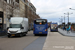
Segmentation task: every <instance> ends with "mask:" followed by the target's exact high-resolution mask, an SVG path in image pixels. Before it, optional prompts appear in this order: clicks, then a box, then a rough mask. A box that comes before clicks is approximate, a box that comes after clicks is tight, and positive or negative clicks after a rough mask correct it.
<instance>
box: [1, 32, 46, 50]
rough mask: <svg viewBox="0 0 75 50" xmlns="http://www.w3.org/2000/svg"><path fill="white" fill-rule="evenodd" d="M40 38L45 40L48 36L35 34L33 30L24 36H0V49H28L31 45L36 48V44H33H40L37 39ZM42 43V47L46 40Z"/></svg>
mask: <svg viewBox="0 0 75 50" xmlns="http://www.w3.org/2000/svg"><path fill="white" fill-rule="evenodd" d="M40 38H41V39H42V40H43V41H45V39H46V36H42V37H40V36H34V35H33V32H32V31H29V32H28V34H27V36H23V37H12V38H8V37H2V38H0V50H26V49H27V48H28V47H29V46H30V45H31V46H33V48H34V47H35V45H33V44H35V43H36V44H38V43H37V41H38V40H40V41H41V39H40ZM40 41H38V42H40ZM41 44H42V46H41V47H43V44H44V42H43V43H41ZM39 45H40V44H39ZM39 45H38V46H39ZM29 48H30V47H29ZM30 49H31V48H30ZM34 50H35V49H34Z"/></svg>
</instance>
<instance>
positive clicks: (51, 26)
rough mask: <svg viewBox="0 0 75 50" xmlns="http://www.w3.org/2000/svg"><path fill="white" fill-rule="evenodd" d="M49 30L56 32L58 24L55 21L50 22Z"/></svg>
mask: <svg viewBox="0 0 75 50" xmlns="http://www.w3.org/2000/svg"><path fill="white" fill-rule="evenodd" d="M50 31H51V32H58V24H57V23H51V24H50Z"/></svg>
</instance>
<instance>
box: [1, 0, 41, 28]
mask: <svg viewBox="0 0 75 50" xmlns="http://www.w3.org/2000/svg"><path fill="white" fill-rule="evenodd" d="M11 17H26V18H28V19H29V24H31V23H33V20H34V19H37V18H40V17H39V15H37V14H36V8H35V7H34V5H33V4H32V3H31V2H30V1H29V0H0V25H2V28H3V29H6V28H7V27H9V22H10V18H11Z"/></svg>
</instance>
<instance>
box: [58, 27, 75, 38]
mask: <svg viewBox="0 0 75 50" xmlns="http://www.w3.org/2000/svg"><path fill="white" fill-rule="evenodd" d="M58 31H59V32H60V34H62V35H64V36H72V37H75V32H71V31H69V32H68V33H67V31H66V30H62V29H60V28H58Z"/></svg>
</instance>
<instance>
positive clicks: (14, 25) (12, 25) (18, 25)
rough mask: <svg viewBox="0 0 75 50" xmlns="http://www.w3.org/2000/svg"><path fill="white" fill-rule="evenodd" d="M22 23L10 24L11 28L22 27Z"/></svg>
mask: <svg viewBox="0 0 75 50" xmlns="http://www.w3.org/2000/svg"><path fill="white" fill-rule="evenodd" d="M20 27H21V24H10V28H20Z"/></svg>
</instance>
